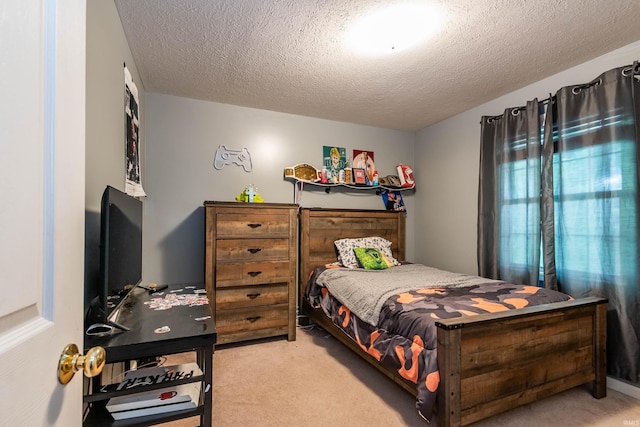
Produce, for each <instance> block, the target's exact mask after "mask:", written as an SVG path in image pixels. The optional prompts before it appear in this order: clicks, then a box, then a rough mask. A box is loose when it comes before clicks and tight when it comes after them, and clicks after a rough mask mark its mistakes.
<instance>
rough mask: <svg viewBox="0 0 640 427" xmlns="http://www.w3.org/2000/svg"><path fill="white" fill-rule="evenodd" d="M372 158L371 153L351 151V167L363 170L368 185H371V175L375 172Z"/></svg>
mask: <svg viewBox="0 0 640 427" xmlns="http://www.w3.org/2000/svg"><path fill="white" fill-rule="evenodd" d="M373 157H374V154H373V151H364V150H353V167H354V168H358V169H364V173H365V178H366V179H367V184H368V185H371V184H372V183H373V174H374V172H375V170H376V166H375V163H374V160H373Z"/></svg>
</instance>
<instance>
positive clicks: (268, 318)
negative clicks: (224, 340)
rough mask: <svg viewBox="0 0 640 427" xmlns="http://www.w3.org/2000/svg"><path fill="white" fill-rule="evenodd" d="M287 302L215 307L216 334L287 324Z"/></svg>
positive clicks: (235, 332)
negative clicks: (223, 307)
mask: <svg viewBox="0 0 640 427" xmlns="http://www.w3.org/2000/svg"><path fill="white" fill-rule="evenodd" d="M288 311H289V307H288V305H287V304H279V305H273V306H267V307H248V308H239V309H229V310H221V309H218V308H216V330H217V332H218V336H220V335H226V334H237V333H241V332H248V331H256V330H259V329H269V328H279V327H286V326H287V325H288V321H289V319H288Z"/></svg>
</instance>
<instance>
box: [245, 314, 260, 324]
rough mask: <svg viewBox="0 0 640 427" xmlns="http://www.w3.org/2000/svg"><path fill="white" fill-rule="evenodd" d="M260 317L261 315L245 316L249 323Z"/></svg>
mask: <svg viewBox="0 0 640 427" xmlns="http://www.w3.org/2000/svg"><path fill="white" fill-rule="evenodd" d="M260 317H262V316H253V317H247V320H248V321H249V322H251V323H254V322H256V321H258V320H260Z"/></svg>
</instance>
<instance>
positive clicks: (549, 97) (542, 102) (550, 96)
mask: <svg viewBox="0 0 640 427" xmlns="http://www.w3.org/2000/svg"><path fill="white" fill-rule="evenodd" d="M555 98H556V96H555V95H551V94H549V96H548V97H546V98H544V99H543V100H540V101H538V104H543V105H544V104H548V103H549V102H553V100H554V99H555ZM525 108H527V107H526V106H522V107H516V108H513V109H512V111H523V110H524V109H525ZM500 119H502V114H500V115H498V116H489V117H487V121H489V123H491V122H492V121H493V120H500ZM480 124H482V122H480Z"/></svg>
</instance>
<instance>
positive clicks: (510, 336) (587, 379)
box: [436, 298, 607, 426]
mask: <svg viewBox="0 0 640 427" xmlns="http://www.w3.org/2000/svg"><path fill="white" fill-rule="evenodd" d="M606 309H607V301H606V300H605V299H601V298H584V299H580V300H574V301H567V302H561V303H553V304H547V305H542V306H535V307H529V308H523V309H519V310H513V311H509V312H502V313H497V314H491V315H479V316H473V317H468V318H457V319H448V320H442V321H440V322H437V323H436V325H437V326H438V369H439V371H440V380H441V382H440V387H439V389H438V420H439V424H438V425H442V426H459V425H467V424H471V423H474V422H476V421H479V420H481V419H484V418H487V417H489V416H492V415H495V414H498V413H501V412H504V411H507V410H509V409H512V408H515V407H517V406H520V405H524V404H527V403H531V402H534V401H536V400H539V399H542V398H544V397H547V396H550V395H552V394H555V393H558V392H561V391H564V390H568V389H570V388H573V387H576V386H578V385H581V384H585V383H592V394H593V396H594V397H596V398H602V397H605V396H606V393H607V389H606Z"/></svg>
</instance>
